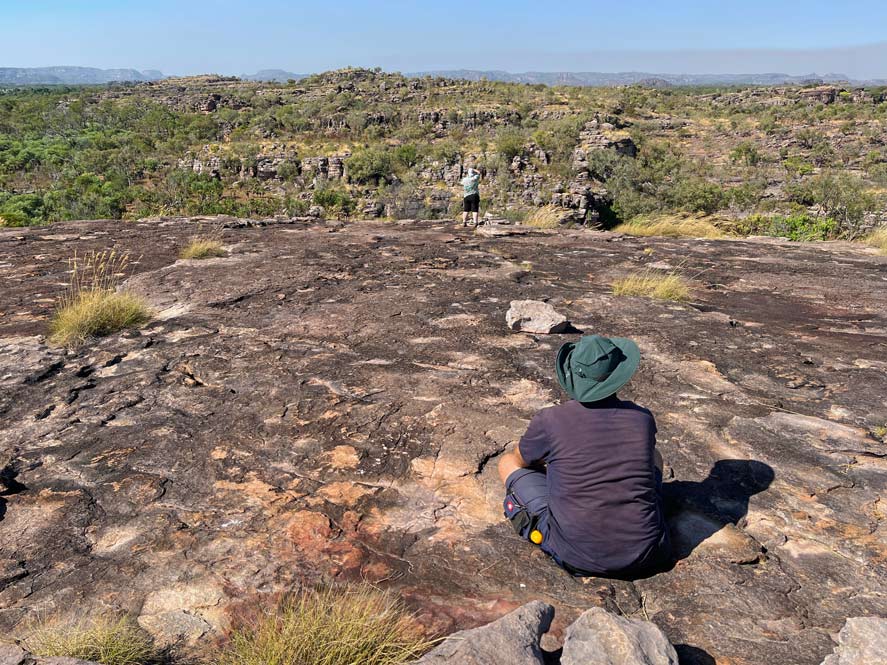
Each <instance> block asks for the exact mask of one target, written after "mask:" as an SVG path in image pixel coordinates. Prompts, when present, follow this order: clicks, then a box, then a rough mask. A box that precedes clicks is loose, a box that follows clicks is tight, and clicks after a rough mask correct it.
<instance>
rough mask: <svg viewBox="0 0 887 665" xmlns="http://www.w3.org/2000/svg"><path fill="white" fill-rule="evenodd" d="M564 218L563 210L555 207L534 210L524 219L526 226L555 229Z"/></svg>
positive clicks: (549, 206) (548, 206)
mask: <svg viewBox="0 0 887 665" xmlns="http://www.w3.org/2000/svg"><path fill="white" fill-rule="evenodd" d="M563 218H564V210H563V208H559V207H557V206H555V205H547V206H542V207H541V208H536V209H535V210H533V211H532V212H531V213H530V214H529V215H527V217H526V218H525V219H524V221H523V223H524V224H526V225H527V226H535V227H536V228H537V229H556V228H558V227H559V226H560V224H561V220H562V219H563Z"/></svg>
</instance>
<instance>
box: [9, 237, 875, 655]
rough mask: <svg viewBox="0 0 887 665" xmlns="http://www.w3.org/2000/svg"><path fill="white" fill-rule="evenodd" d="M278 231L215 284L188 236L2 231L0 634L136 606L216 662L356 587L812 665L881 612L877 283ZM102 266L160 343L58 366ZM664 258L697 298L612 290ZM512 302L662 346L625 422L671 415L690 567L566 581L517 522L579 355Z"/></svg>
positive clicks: (678, 512)
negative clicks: (55, 318) (590, 614)
mask: <svg viewBox="0 0 887 665" xmlns="http://www.w3.org/2000/svg"><path fill="white" fill-rule="evenodd" d="M287 222H288V223H275V224H271V225H268V226H264V227H257V226H254V225H248V224H246V223H243V222H237V221H236V220H230V223H229V228H227V229H226V230H225V231H224V234H223V239H224V242H225V243H226V245H227V246H228V248H229V250H230V255H229V256H228V257H226V258H221V259H211V260H206V261H200V262H198V261H181V260H176V255H177V252H178V249H179V248H180V247H181V246H182V245H183V244H184V243H185V242H186V240H187V238H188V237H189V236H190V235H191V234H192V233H194V230H195V227H196V224H194V223H188V222H186V221H184V220H178V219H169V220H153V221H150V220H149V221H141V222H136V223H120V222H89V223H68V224H64V225H55V226H51V227H42V228H32V229H26V230H23V229H8V230H0V277H2V284H3V288H2V294H0V388H2V392H0V446H2V447H0V469H2V475H0V608H2V609H0V633H8V634H15V631H16V627H17V626H18V625H20V623H21V622H22V621H24V620H26V619H27V618H29V617H31V616H34V615H35V614H54V613H59V614H82V613H88V612H99V611H106V610H107V609H108V608H115V609H119V610H123V611H127V612H131V613H133V614H135V615H136V616H138V618H139V623H140V624H141V625H142V626H144V627H145V628H146V629H147V630H149V631H150V632H151V633H152V634H154V635H155V636H156V637H158V639H160V640H161V641H167V642H173V641H176V640H180V639H184V640H185V642H186V643H191V644H196V645H198V648H199V646H200V645H201V644H203V643H205V642H206V641H207V640H209V639H210V637H211V635H212V633H213V630H214V629H217V628H219V627H222V626H224V625H225V624H226V622H227V621H228V618H229V617H230V614H231V612H233V611H236V610H237V607H238V605H239V604H240V603H249V602H251V601H252V600H253V599H254V598H255V597H256V596H258V595H261V594H267V593H268V592H272V591H277V590H282V589H287V588H290V587H292V586H293V585H298V584H313V583H319V582H327V581H331V580H337V579H338V580H357V579H361V578H365V579H369V580H371V581H374V582H378V583H380V584H381V585H383V586H386V587H392V588H395V589H396V590H398V591H399V592H400V593H402V594H403V596H404V597H405V598H406V599H407V600H408V602H409V603H410V604H411V606H413V607H414V608H415V609H416V610H417V611H418V612H419V616H420V617H421V619H422V621H423V622H424V623H425V624H426V625H428V626H429V629H430V630H433V631H437V632H449V631H452V630H455V629H457V628H470V627H473V626H475V625H478V624H481V623H483V622H486V621H489V620H491V619H494V618H497V617H499V616H501V615H503V614H505V613H506V612H507V611H510V610H512V609H514V608H516V607H518V606H519V605H522V604H524V603H526V602H528V601H530V600H534V599H541V600H543V601H545V602H548V603H551V604H552V605H554V606H555V607H556V609H557V613H556V615H555V620H554V624H553V626H552V631H551V633H550V634H549V636H547V638H546V639H547V640H548V643H547V646H548V647H549V648H553V647H556V646H557V644H556V643H557V640H558V639H561V638H562V636H563V632H564V628H565V627H566V626H567V625H569V624H570V623H571V621H572V620H573V619H575V618H576V617H577V616H578V615H579V614H580V613H581V612H582V611H583V610H585V609H587V608H589V607H592V606H602V607H605V608H607V609H609V610H611V611H613V612H616V613H619V614H624V615H626V616H629V617H633V618H649V619H650V620H652V621H654V622H655V623H656V624H658V625H659V626H660V627H661V628H662V629H663V630H664V631H665V633H666V635H667V636H668V638H669V640H670V641H671V642H672V643H673V644H675V647H676V649H677V652H678V655H679V656H680V657H681V662H682V663H690V664H692V663H713V662H716V663H725V664H726V663H730V664H731V665H743V664H746V665H752V664H755V665H757V664H759V663H764V662H766V663H772V664H774V665H777V664H789V663H790V664H792V665H805V664H814V663H820V662H821V661H822V659H823V658H824V657H825V656H826V655H827V654H829V653H830V652H831V651H832V650H833V648H834V642H833V639H832V635H833V634H835V633H837V631H839V630H840V629H841V627H842V626H843V625H844V622H845V619H846V618H847V617H852V616H865V615H878V616H885V615H887V582H885V579H887V520H885V518H887V507H885V499H884V498H883V497H884V492H885V485H887V475H885V470H887V457H885V453H887V448H885V443H884V440H883V438H879V437H882V436H883V430H882V429H879V427H883V426H884V425H885V423H887V402H885V397H884V396H885V395H887V374H885V369H887V288H885V287H887V257H883V256H878V255H876V254H875V253H874V251H873V250H867V249H863V248H861V247H860V246H857V245H851V244H845V243H827V244H792V243H787V242H780V241H755V240H747V241H739V240H717V241H715V240H708V241H701V240H675V239H643V238H629V237H621V236H616V235H613V234H606V233H593V232H585V231H564V232H559V233H556V234H554V233H544V232H534V233H531V234H525V235H499V236H496V237H487V236H484V235H479V234H474V233H472V232H470V231H467V230H463V229H461V228H455V227H453V226H451V225H448V224H444V223H434V222H401V223H397V224H395V223H364V222H358V223H351V224H347V225H343V224H341V223H334V222H304V221H298V220H292V221H290V220H288V221H287ZM503 228H507V227H503ZM111 246H114V247H117V248H118V249H121V250H128V251H130V252H131V253H132V254H133V255H134V256H141V259H140V260H139V261H138V263H137V264H136V267H135V272H136V274H135V275H134V276H133V277H131V278H130V280H129V282H128V284H129V286H130V288H132V289H133V290H134V291H136V292H138V293H140V294H142V295H144V296H145V298H147V299H148V301H149V302H150V303H151V306H152V307H153V309H154V311H155V317H154V319H153V320H152V321H151V322H150V323H149V324H147V325H146V326H145V327H143V328H142V329H141V330H138V331H132V332H126V333H123V334H120V335H115V336H112V337H109V338H106V339H103V340H101V341H97V342H95V343H91V344H89V345H87V346H85V347H83V348H81V349H80V350H78V351H76V352H66V351H63V350H60V349H56V348H51V347H48V346H47V345H46V342H45V339H44V337H43V335H44V333H45V330H46V321H47V317H48V316H49V315H50V314H51V311H52V308H53V302H54V299H55V298H56V297H57V296H58V295H59V293H60V291H61V290H62V289H63V286H64V283H65V281H66V277H67V276H66V272H65V271H66V270H67V264H66V259H67V258H68V257H70V256H71V255H73V253H74V252H75V250H76V251H77V252H79V253H83V252H84V251H87V250H89V249H103V248H106V247H111ZM644 264H652V265H654V266H656V267H660V268H665V269H670V268H674V269H678V270H680V271H681V272H682V273H684V274H685V275H687V276H689V277H692V278H693V279H694V282H695V290H694V298H693V300H692V302H690V303H687V304H670V303H661V302H653V301H650V300H646V299H642V298H626V297H616V296H613V295H611V294H610V291H609V283H610V281H611V280H612V279H614V278H616V277H619V276H622V275H624V274H626V273H628V272H631V271H634V270H636V269H638V268H639V267H641V266H642V265H644ZM515 299H537V300H547V301H548V302H549V303H550V304H552V305H553V306H554V307H555V308H556V309H557V310H559V311H561V312H563V313H564V314H567V315H568V316H569V317H570V319H571V320H572V322H573V324H574V325H575V326H576V327H577V328H578V329H581V330H583V331H585V332H599V333H603V334H616V335H623V336H630V337H633V338H634V339H636V340H637V341H638V343H639V344H640V347H641V349H642V352H643V354H644V360H643V362H642V365H641V369H640V371H639V373H638V374H637V375H636V377H635V378H634V379H633V380H632V382H631V383H630V384H629V385H628V387H627V390H626V391H625V393H624V395H623V397H628V398H632V399H635V400H636V401H638V402H639V403H641V404H643V405H645V406H647V407H649V408H650V409H652V410H653V412H654V413H655V414H656V416H657V419H658V425H659V445H660V448H661V450H662V452H663V454H664V456H665V459H666V461H667V464H668V469H667V476H668V482H667V485H666V487H667V499H668V510H669V515H670V525H671V528H672V530H673V532H674V535H675V540H676V543H677V545H678V550H679V554H680V560H679V561H678V562H677V564H676V565H675V566H674V568H673V570H671V571H669V572H666V573H662V574H659V575H656V576H654V577H651V578H649V579H642V580H636V581H633V582H631V581H612V580H603V579H586V580H577V579H573V578H571V577H569V576H568V575H567V574H565V573H563V572H562V571H560V570H559V569H557V568H556V567H555V566H553V565H552V564H551V563H549V561H548V560H547V559H546V557H545V556H544V555H542V554H541V553H540V552H539V551H538V550H536V549H534V548H533V547H532V546H531V545H529V544H526V543H523V542H521V541H520V540H519V539H518V538H517V536H515V535H514V534H513V532H512V531H511V530H510V527H509V525H508V524H507V523H506V522H505V521H504V520H503V519H502V516H501V488H500V487H499V484H498V481H497V479H496V472H495V466H496V464H495V461H496V456H497V455H499V454H500V453H501V452H502V451H503V450H504V449H505V447H506V446H507V445H508V444H509V443H510V442H512V441H515V440H516V439H517V438H518V437H519V436H520V434H521V433H522V432H523V430H524V428H525V427H526V424H527V421H528V419H529V418H530V417H531V416H532V414H533V413H534V411H535V410H536V409H538V408H540V407H542V406H545V405H547V404H551V403H553V402H556V401H558V400H560V399H562V395H561V393H560V392H559V389H558V387H557V384H556V381H555V379H554V373H553V368H552V360H553V358H554V354H555V352H556V350H557V348H558V346H559V344H560V343H562V342H563V341H566V340H568V339H575V335H553V336H531V335H527V334H524V333H516V332H512V331H510V330H509V329H508V327H507V326H506V323H505V312H506V310H507V309H508V306H509V303H510V301H511V300H515Z"/></svg>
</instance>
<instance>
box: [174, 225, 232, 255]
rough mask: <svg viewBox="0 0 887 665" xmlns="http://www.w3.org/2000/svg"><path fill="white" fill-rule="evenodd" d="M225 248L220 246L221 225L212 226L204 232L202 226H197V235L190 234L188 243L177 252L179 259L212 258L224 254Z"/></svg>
mask: <svg viewBox="0 0 887 665" xmlns="http://www.w3.org/2000/svg"><path fill="white" fill-rule="evenodd" d="M226 254H227V252H225V248H224V247H223V246H222V227H221V226H214V227H212V228H211V229H210V230H209V231H207V232H204V231H203V229H202V227H200V226H198V227H197V235H194V236H191V238H190V240H189V241H188V244H187V245H185V246H184V247H183V248H182V251H180V252H179V258H180V259H213V258H218V257H220V256H225V255H226Z"/></svg>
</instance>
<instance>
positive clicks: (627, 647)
mask: <svg viewBox="0 0 887 665" xmlns="http://www.w3.org/2000/svg"><path fill="white" fill-rule="evenodd" d="M502 662H507V661H502ZM614 663H618V664H619V665H678V654H677V652H676V651H675V650H674V647H673V646H672V645H671V643H670V642H669V641H668V638H666V637H665V634H664V633H663V632H662V631H661V630H660V629H659V627H658V626H657V625H656V624H654V623H651V622H649V621H641V620H640V619H628V618H626V617H621V616H616V615H615V614H610V613H609V612H607V611H606V610H605V609H603V608H601V607H594V608H592V609H590V610H587V611H586V612H584V613H583V614H582V616H580V617H579V618H578V619H576V621H574V622H573V623H572V624H571V625H570V627H569V628H567V633H566V637H565V638H564V650H563V653H562V655H561V665H614Z"/></svg>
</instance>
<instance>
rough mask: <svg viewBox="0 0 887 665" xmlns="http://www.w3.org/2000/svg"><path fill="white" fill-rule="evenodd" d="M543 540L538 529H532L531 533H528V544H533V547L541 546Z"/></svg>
mask: <svg viewBox="0 0 887 665" xmlns="http://www.w3.org/2000/svg"><path fill="white" fill-rule="evenodd" d="M543 540H544V537H543V535H542V532H541V531H539V530H538V529H533V530H532V531H530V542H531V543H534V544H535V545H541V544H542V541H543Z"/></svg>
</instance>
